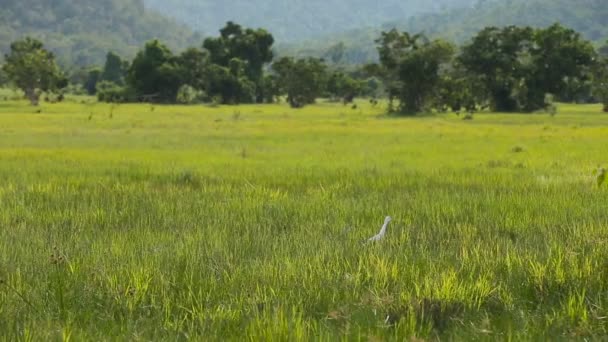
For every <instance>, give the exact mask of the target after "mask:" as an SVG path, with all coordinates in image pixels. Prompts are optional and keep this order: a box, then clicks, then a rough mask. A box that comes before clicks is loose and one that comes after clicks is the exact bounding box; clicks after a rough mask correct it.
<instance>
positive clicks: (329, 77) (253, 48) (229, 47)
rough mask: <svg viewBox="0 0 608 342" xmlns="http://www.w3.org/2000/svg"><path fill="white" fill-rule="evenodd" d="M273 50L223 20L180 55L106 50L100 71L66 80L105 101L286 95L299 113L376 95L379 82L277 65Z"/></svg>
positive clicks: (321, 66)
mask: <svg viewBox="0 0 608 342" xmlns="http://www.w3.org/2000/svg"><path fill="white" fill-rule="evenodd" d="M273 44H274V38H273V36H272V35H271V34H270V33H269V32H267V31H266V30H264V29H256V30H254V29H249V28H244V27H241V26H240V25H238V24H235V23H232V22H229V23H227V24H226V26H225V27H224V28H222V29H221V30H220V35H219V36H218V37H210V38H207V39H205V40H204V42H203V44H202V46H201V48H189V49H187V50H185V51H184V52H182V53H180V54H174V53H173V52H172V51H171V50H170V49H169V48H167V46H165V45H164V44H163V43H161V42H160V41H158V40H154V41H150V42H148V43H147V44H146V45H145V47H144V48H143V49H142V50H141V51H140V52H139V53H137V55H136V57H135V58H134V60H133V61H130V62H129V61H124V60H122V59H121V58H120V57H119V56H117V55H116V54H114V53H111V52H110V53H108V55H107V58H106V63H105V65H104V67H103V68H100V69H92V70H88V71H86V72H78V73H76V74H75V75H73V76H72V82H73V83H80V84H82V85H83V87H84V88H85V89H86V90H87V92H88V93H89V94H91V95H93V94H97V97H98V99H99V100H100V101H107V102H140V101H145V102H157V103H182V104H192V103H204V102H213V103H218V104H241V103H271V102H275V101H277V100H278V99H279V98H280V97H284V98H285V99H286V100H287V102H288V103H289V104H290V105H291V106H293V107H301V106H304V105H306V104H310V103H312V102H314V101H315V99H316V98H319V97H329V98H332V99H335V100H344V101H346V102H350V101H352V99H353V98H354V97H355V96H373V94H375V92H376V91H377V88H378V86H379V82H378V81H377V80H375V79H373V78H372V79H367V78H366V77H363V76H362V74H361V73H360V72H359V73H357V72H356V71H354V72H350V73H349V72H345V71H344V70H337V69H330V68H329V67H328V65H327V64H326V63H325V61H324V60H322V59H316V58H306V59H294V58H290V57H283V58H278V59H277V58H275V57H274V54H273V50H272V47H273Z"/></svg>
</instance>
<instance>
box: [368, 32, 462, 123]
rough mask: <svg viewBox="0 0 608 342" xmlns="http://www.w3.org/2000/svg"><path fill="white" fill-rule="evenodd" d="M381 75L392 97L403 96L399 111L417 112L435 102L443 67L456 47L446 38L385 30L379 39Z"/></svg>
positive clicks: (448, 61) (405, 112)
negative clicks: (433, 39) (432, 39)
mask: <svg viewBox="0 0 608 342" xmlns="http://www.w3.org/2000/svg"><path fill="white" fill-rule="evenodd" d="M377 43H378V52H379V54H380V63H381V69H380V75H381V77H383V79H384V81H385V84H386V87H387V89H388V91H389V94H388V95H389V100H390V101H391V102H392V101H393V98H396V99H398V100H399V108H398V112H399V113H404V114H416V113H419V112H421V111H423V110H424V109H426V108H428V106H429V105H431V104H432V102H433V99H434V96H435V93H436V88H437V87H438V86H439V85H440V83H441V78H442V70H443V69H444V67H445V66H446V65H448V64H449V63H450V62H451V60H452V58H453V55H454V50H455V49H454V47H453V46H452V45H451V44H449V43H447V42H444V41H441V40H435V41H429V40H428V39H427V38H426V37H425V36H423V35H410V34H408V33H407V32H403V33H400V32H398V31H397V30H391V31H389V32H383V33H382V37H381V38H380V39H379V40H378V41H377Z"/></svg>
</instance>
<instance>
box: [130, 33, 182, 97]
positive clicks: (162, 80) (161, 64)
mask: <svg viewBox="0 0 608 342" xmlns="http://www.w3.org/2000/svg"><path fill="white" fill-rule="evenodd" d="M180 71H181V70H180V67H179V63H178V59H177V58H176V57H175V56H174V55H173V53H172V52H171V50H169V48H167V47H166V46H165V45H163V44H162V43H160V42H159V41H158V40H153V41H150V42H148V43H147V44H146V46H145V47H144V49H143V50H142V51H140V52H138V53H137V56H136V57H135V59H134V60H133V62H132V64H131V67H130V68H129V72H128V75H127V83H128V85H129V86H130V87H131V88H132V89H133V90H134V91H135V95H136V96H137V98H139V99H140V100H149V101H155V102H175V100H176V97H177V91H178V90H179V88H180V86H182V85H183V84H184V83H183V80H182V78H181V73H180Z"/></svg>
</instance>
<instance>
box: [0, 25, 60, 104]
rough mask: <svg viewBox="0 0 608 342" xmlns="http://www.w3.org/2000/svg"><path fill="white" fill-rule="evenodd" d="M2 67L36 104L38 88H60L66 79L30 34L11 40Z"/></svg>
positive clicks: (47, 53) (48, 54)
mask: <svg viewBox="0 0 608 342" xmlns="http://www.w3.org/2000/svg"><path fill="white" fill-rule="evenodd" d="M2 69H3V71H4V72H5V73H6V75H7V77H8V78H9V79H10V81H11V82H12V83H13V84H14V85H15V86H16V87H18V88H19V89H21V90H23V92H24V93H25V95H26V96H27V98H28V99H29V100H30V102H31V104H32V105H38V102H39V99H40V92H41V91H54V90H57V89H61V88H64V87H66V86H67V83H68V82H67V79H66V78H65V77H64V75H63V73H62V72H61V70H60V69H59V67H58V66H57V63H56V62H55V56H54V55H53V54H52V53H51V52H49V51H47V50H46V49H45V48H44V46H43V44H42V43H41V42H40V41H38V40H35V39H32V38H29V37H28V38H25V39H24V40H20V41H16V42H13V43H12V44H11V51H10V53H9V54H8V55H6V56H5V64H4V65H3V66H2Z"/></svg>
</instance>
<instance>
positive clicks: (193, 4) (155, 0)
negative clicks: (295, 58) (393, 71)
mask: <svg viewBox="0 0 608 342" xmlns="http://www.w3.org/2000/svg"><path fill="white" fill-rule="evenodd" d="M144 1H145V3H146V5H149V6H150V7H151V8H155V9H158V10H160V11H162V13H166V14H168V15H171V16H173V17H175V18H177V19H179V20H180V21H183V22H185V23H187V24H188V25H190V26H191V27H192V28H194V29H197V30H199V31H201V32H203V33H205V34H215V33H216V32H217V29H218V28H219V27H222V26H223V25H224V23H225V22H226V21H228V20H232V21H236V22H238V23H241V24H243V25H245V26H251V27H264V28H266V29H268V30H269V31H270V32H272V33H273V35H274V36H275V38H277V41H279V42H288V41H298V40H303V39H307V38H312V37H317V36H322V35H326V34H328V33H337V32H344V31H346V30H349V29H355V28H361V27H377V26H378V25H380V24H382V23H385V22H387V21H391V20H398V19H403V18H408V17H411V16H414V15H418V14H422V13H433V12H438V11H445V10H448V9H449V8H455V7H460V6H470V5H472V4H474V3H476V2H477V1H479V0H231V1H224V0H144Z"/></svg>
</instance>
